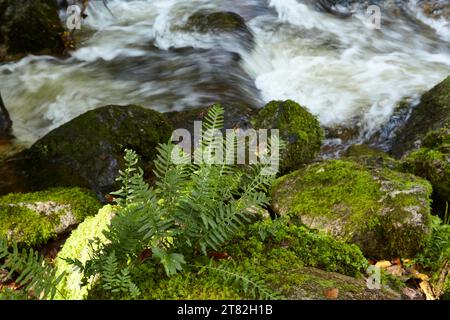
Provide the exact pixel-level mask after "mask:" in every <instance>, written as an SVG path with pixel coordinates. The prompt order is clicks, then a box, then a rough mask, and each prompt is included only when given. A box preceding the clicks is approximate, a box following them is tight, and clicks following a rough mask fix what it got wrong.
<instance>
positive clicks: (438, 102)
mask: <svg viewBox="0 0 450 320" xmlns="http://www.w3.org/2000/svg"><path fill="white" fill-rule="evenodd" d="M449 124H450V76H449V77H447V78H446V79H445V80H444V81H442V82H441V83H439V84H438V85H436V86H435V87H434V88H432V89H431V90H430V91H428V92H426V93H425V94H424V95H423V96H422V98H421V101H420V103H419V105H417V106H416V107H415V108H414V109H413V110H412V112H411V115H410V117H409V119H408V120H407V121H406V124H405V125H404V126H403V127H402V128H400V129H399V130H398V131H397V134H396V137H395V138H394V139H393V141H392V147H391V153H392V154H393V155H394V156H397V157H401V156H403V155H405V154H406V153H407V152H409V151H411V150H414V149H418V148H419V147H420V146H421V145H422V142H423V139H424V138H425V136H426V135H427V134H428V133H429V132H430V131H435V130H439V129H441V128H445V127H447V126H448V125H449Z"/></svg>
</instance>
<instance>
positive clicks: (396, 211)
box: [272, 160, 431, 258]
mask: <svg viewBox="0 0 450 320" xmlns="http://www.w3.org/2000/svg"><path fill="white" fill-rule="evenodd" d="M430 194H431V186H430V185H429V183H428V182H427V181H425V180H423V179H420V178H417V177H415V176H412V175H410V174H404V173H399V172H396V171H392V170H389V169H383V168H373V169H367V168H365V167H364V166H362V165H361V164H358V163H356V162H350V161H341V160H333V161H326V162H323V163H317V164H313V165H310V166H308V167H307V168H305V169H302V170H298V171H296V172H293V173H292V174H290V175H287V176H284V177H281V178H280V179H279V180H278V181H277V182H276V183H275V185H274V187H273V189H272V199H273V201H272V202H273V207H274V209H275V211H276V212H277V213H278V214H281V215H288V216H291V217H295V218H299V219H300V221H301V222H302V223H304V224H306V225H308V226H309V227H311V228H317V229H319V230H323V231H325V232H327V233H329V234H331V235H333V236H335V237H337V238H338V239H341V240H344V241H348V242H352V243H356V244H358V245H359V246H361V248H362V249H363V252H364V253H365V254H367V255H368V256H371V257H380V258H382V257H390V256H392V257H406V256H413V255H414V254H415V253H416V252H417V251H418V250H419V249H420V247H421V246H422V245H423V243H424V241H425V239H426V237H427V235H428V232H429V228H428V226H429V211H430V208H429V197H430Z"/></svg>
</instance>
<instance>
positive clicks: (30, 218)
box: [0, 188, 100, 247]
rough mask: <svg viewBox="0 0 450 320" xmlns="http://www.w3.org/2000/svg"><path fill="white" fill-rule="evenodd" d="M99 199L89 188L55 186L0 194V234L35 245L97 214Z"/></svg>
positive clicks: (24, 243) (53, 237) (23, 243)
mask: <svg viewBox="0 0 450 320" xmlns="http://www.w3.org/2000/svg"><path fill="white" fill-rule="evenodd" d="M99 207H100V202H99V201H98V200H97V199H96V198H95V195H94V194H93V193H91V192H90V191H88V190H83V189H79V188H70V189H64V188H58V189H50V190H46V191H41V192H36V193H25V194H21V193H11V194H9V195H6V196H3V197H0V236H3V237H6V239H7V240H8V241H15V242H16V243H18V244H19V245H24V246H32V247H36V246H39V245H43V244H46V243H47V242H48V241H50V240H52V239H57V238H58V236H61V235H64V234H67V233H68V232H69V231H71V230H72V229H73V228H74V227H76V226H77V225H78V224H79V223H81V222H82V221H83V220H84V218H86V217H87V216H90V215H94V214H95V213H97V211H98V209H99Z"/></svg>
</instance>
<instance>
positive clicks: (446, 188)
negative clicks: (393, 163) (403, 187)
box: [404, 125, 450, 202]
mask: <svg viewBox="0 0 450 320" xmlns="http://www.w3.org/2000/svg"><path fill="white" fill-rule="evenodd" d="M404 166H405V169H406V170H407V171H409V172H412V173H414V174H415V175H418V176H420V177H424V178H426V179H428V180H429V181H430V182H431V184H432V185H433V190H434V191H435V193H436V196H437V198H438V200H440V201H443V202H450V125H449V126H447V127H446V128H442V129H441V130H438V131H432V132H430V133H429V134H428V135H427V136H426V137H425V139H424V141H423V147H422V148H420V149H419V150H418V151H415V152H412V153H410V154H409V155H408V156H407V157H406V159H405V163H404Z"/></svg>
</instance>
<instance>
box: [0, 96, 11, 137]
mask: <svg viewBox="0 0 450 320" xmlns="http://www.w3.org/2000/svg"><path fill="white" fill-rule="evenodd" d="M11 128H12V121H11V118H10V117H9V113H8V110H6V107H5V105H4V104H3V100H2V96H1V95H0V139H1V138H4V137H7V136H9V135H10V134H11Z"/></svg>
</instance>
